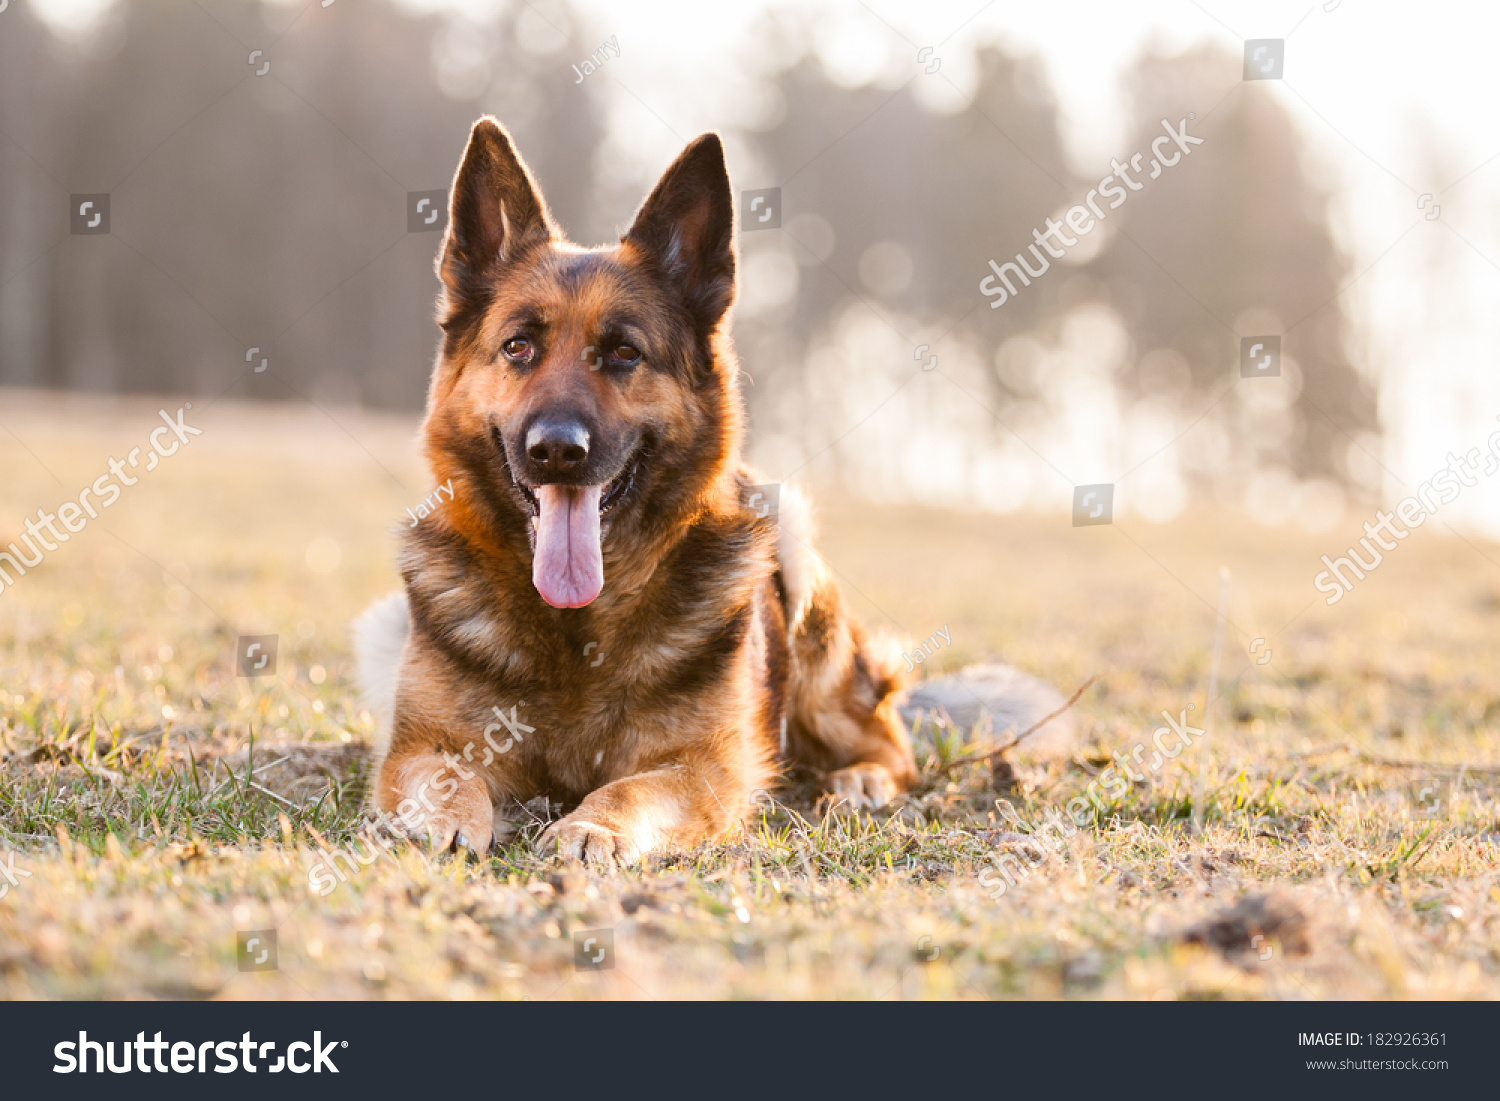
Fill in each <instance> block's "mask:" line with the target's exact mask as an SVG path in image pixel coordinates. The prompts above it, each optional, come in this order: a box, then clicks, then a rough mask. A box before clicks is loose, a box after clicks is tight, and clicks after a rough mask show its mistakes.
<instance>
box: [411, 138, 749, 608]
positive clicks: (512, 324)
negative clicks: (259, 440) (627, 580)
mask: <svg viewBox="0 0 1500 1101" xmlns="http://www.w3.org/2000/svg"><path fill="white" fill-rule="evenodd" d="M438 274H439V276H440V277H441V279H442V282H443V285H444V294H443V297H442V300H441V304H440V317H441V321H440V323H441V325H442V328H443V331H444V334H445V338H444V341H443V351H442V355H441V357H440V359H439V362H438V365H437V369H436V372H435V374H434V378H433V385H432V393H431V398H430V402H429V413H428V424H427V442H428V452H429V456H430V457H431V458H432V460H433V462H434V465H435V466H436V467H438V469H439V479H440V480H441V478H442V477H443V471H445V470H455V469H456V470H457V472H458V475H459V476H460V477H461V479H462V480H463V481H464V483H465V485H466V488H467V489H468V490H469V491H470V492H471V493H473V494H474V495H476V496H477V497H478V498H479V499H480V502H481V507H482V509H483V511H484V512H485V513H486V519H487V521H488V523H489V525H490V526H492V527H493V528H495V529H496V530H497V531H499V533H500V534H501V536H502V538H506V537H508V538H510V539H512V540H524V541H525V542H526V543H528V544H529V545H530V547H531V550H532V580H533V583H534V584H535V586H536V588H537V591H538V592H540V593H541V595H542V598H543V599H544V600H546V601H547V603H549V604H551V605H553V606H555V607H559V608H576V607H582V606H584V605H586V604H589V603H591V602H592V601H593V600H594V599H595V597H597V596H598V595H599V592H600V591H601V589H602V587H603V584H604V575H603V558H604V553H603V547H604V545H605V544H606V542H607V541H608V540H609V539H610V538H611V537H612V535H613V536H614V537H616V538H623V536H624V534H625V533H629V534H630V535H632V536H636V537H641V536H645V535H647V534H649V533H650V532H651V531H652V530H653V528H659V527H660V525H661V524H663V523H666V522H670V519H671V518H672V517H676V516H680V515H681V514H682V513H683V512H684V510H686V509H690V508H691V507H692V504H693V501H694V500H695V499H696V498H698V497H701V495H702V494H703V492H704V490H705V488H706V486H707V484H708V483H709V482H710V481H713V480H714V479H717V478H718V477H719V476H720V474H721V473H722V471H723V469H724V467H725V464H726V462H727V461H728V458H729V457H730V455H731V453H732V451H733V449H734V447H735V446H736V444H737V433H738V424H739V414H738V404H737V399H736V398H735V397H734V390H733V388H732V385H731V383H732V381H733V380H732V378H730V377H729V376H730V375H732V374H733V367H732V365H731V361H730V359H729V357H728V356H727V353H726V352H725V351H724V349H723V348H721V339H720V329H721V326H722V324H723V322H724V317H725V314H726V312H727V311H728V309H729V306H730V303H731V301H732V300H733V297H734V283H735V261H734V204H733V199H732V196H731V192H730V187H729V175H728V172H727V170H726V168H725V165H724V150H723V146H722V145H721V144H720V141H719V138H718V136H717V135H715V134H705V135H703V136H702V137H700V138H698V139H697V140H695V141H693V142H692V143H691V144H690V145H688V147H687V148H686V149H685V150H684V151H683V153H682V155H681V156H679V157H678V158H677V161H676V162H675V163H674V164H673V165H672V166H671V168H669V169H668V170H667V172H666V174H665V175H664V176H662V178H661V181H660V182H659V183H658V184H657V185H656V188H655V189H654V190H653V191H652V193H651V195H650V197H649V198H647V200H646V201H645V203H644V204H643V205H642V206H641V209H640V211H639V212H638V213H637V215H636V218H635V222H634V224H633V225H632V226H631V228H630V229H629V231H628V232H627V233H626V234H625V235H624V237H622V238H621V240H620V243H619V244H618V245H616V246H614V247H608V248H598V249H583V248H579V247H577V246H575V245H572V244H569V243H568V242H567V241H565V240H564V239H563V237H562V235H561V233H560V232H559V231H558V229H557V228H556V226H555V225H554V223H553V221H552V218H551V216H550V215H549V213H548V211H547V207H546V204H545V202H544V201H543V199H542V196H541V193H540V191H539V190H538V189H537V186H536V182H535V181H534V180H533V178H532V176H531V173H530V172H529V171H528V169H527V167H526V164H525V162H524V161H522V159H521V157H520V156H519V154H518V153H517V152H516V150H515V147H514V146H513V144H512V143H511V139H510V137H509V135H508V134H506V132H505V131H504V130H503V129H502V128H501V127H500V125H499V124H498V123H496V122H495V121H494V120H493V119H489V118H484V119H481V120H480V121H479V122H478V123H476V124H475V126H474V129H473V132H472V134H471V135H470V138H469V145H468V149H467V151H466V152H465V153H464V158H463V162H462V164H461V165H460V166H459V169H458V174H457V176H456V177H455V179H454V183H453V189H452V192H451V200H450V216H449V223H448V230H447V233H446V236H445V238H444V241H443V247H442V251H441V253H440V255H439V258H438Z"/></svg>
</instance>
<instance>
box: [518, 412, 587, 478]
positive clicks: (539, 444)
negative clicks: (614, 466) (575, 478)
mask: <svg viewBox="0 0 1500 1101" xmlns="http://www.w3.org/2000/svg"><path fill="white" fill-rule="evenodd" d="M526 457H527V458H528V459H530V460H531V461H532V462H533V463H535V464H536V468H537V470H538V471H539V472H543V473H547V474H572V473H573V472H574V471H576V470H577V469H578V468H579V467H581V466H583V464H584V463H585V462H586V461H588V457H589V430H588V429H587V428H585V427H584V426H583V425H582V424H581V423H580V422H578V421H576V420H571V419H563V418H553V417H540V418H538V419H537V421H536V423H535V424H533V425H532V426H531V428H530V429H529V430H528V431H527V433H526Z"/></svg>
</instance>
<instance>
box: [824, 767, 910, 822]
mask: <svg viewBox="0 0 1500 1101" xmlns="http://www.w3.org/2000/svg"><path fill="white" fill-rule="evenodd" d="M899 790H900V789H899V788H897V786H896V781H895V779H894V778H893V777H892V776H891V774H890V771H889V770H887V769H886V767H885V766H884V765H877V764H874V763H873V762H869V761H866V762H863V763H861V764H857V765H850V766H849V767H848V768H841V769H839V770H838V771H836V772H830V773H829V774H828V791H829V793H830V794H831V795H832V796H833V799H834V803H835V805H837V806H842V807H847V808H850V809H853V810H864V809H867V808H868V809H870V810H873V809H875V808H876V807H883V806H885V805H886V804H887V803H889V802H890V801H891V800H892V799H894V798H895V797H896V795H897V793H898V791H899Z"/></svg>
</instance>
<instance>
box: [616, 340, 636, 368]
mask: <svg viewBox="0 0 1500 1101" xmlns="http://www.w3.org/2000/svg"><path fill="white" fill-rule="evenodd" d="M610 358H611V359H612V360H614V361H615V362H616V363H618V364H620V365H621V366H622V367H634V366H635V365H636V364H637V363H639V362H640V361H641V350H640V349H639V348H637V347H636V346H635V345H634V344H616V345H615V347H614V351H613V352H611V353H610Z"/></svg>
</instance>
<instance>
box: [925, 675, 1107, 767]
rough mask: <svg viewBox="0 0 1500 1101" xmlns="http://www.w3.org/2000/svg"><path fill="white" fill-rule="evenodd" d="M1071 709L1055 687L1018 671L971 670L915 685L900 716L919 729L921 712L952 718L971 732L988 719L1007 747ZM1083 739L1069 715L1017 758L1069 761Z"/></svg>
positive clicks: (1030, 739) (1019, 748)
mask: <svg viewBox="0 0 1500 1101" xmlns="http://www.w3.org/2000/svg"><path fill="white" fill-rule="evenodd" d="M1066 703H1067V700H1066V698H1065V697H1064V696H1063V694H1062V693H1061V692H1059V691H1058V690H1057V689H1056V688H1054V687H1052V685H1050V684H1048V683H1047V682H1046V681H1043V680H1039V679H1037V678H1036V677H1033V676H1032V675H1031V674H1029V673H1023V672H1021V671H1020V670H1019V669H1016V668H1013V667H1012V666H1009V665H998V664H996V665H971V666H969V667H968V668H967V669H963V670H961V671H959V672H957V673H954V674H951V675H949V676H945V677H934V678H933V679H932V680H929V681H924V682H922V683H921V684H918V685H915V686H914V687H913V688H912V689H911V690H910V691H909V692H908V693H907V694H906V698H905V699H903V700H902V701H901V703H900V710H901V717H902V718H903V719H905V720H906V721H907V722H908V723H914V722H915V721H916V720H917V717H918V713H919V712H925V713H927V714H928V715H931V714H933V713H939V714H941V713H946V714H947V716H948V718H950V719H951V720H953V723H954V725H955V726H957V727H958V728H959V729H960V730H962V731H965V732H967V731H970V730H972V729H973V728H974V726H975V725H976V724H978V723H980V722H981V721H983V720H984V718H985V717H986V716H988V717H989V720H990V724H991V727H992V729H993V730H994V733H995V737H996V738H997V739H999V740H1001V741H1006V740H1008V739H1009V738H1011V737H1015V736H1018V735H1021V734H1024V733H1025V732H1026V731H1027V730H1029V729H1031V727H1033V726H1034V725H1035V724H1037V723H1039V722H1041V721H1042V720H1043V719H1044V718H1046V717H1047V716H1048V715H1050V714H1052V713H1053V712H1054V711H1057V710H1059V709H1060V708H1062V707H1063V706H1064V705H1065V704H1066ZM1007 730H1008V731H1009V733H1008V734H1007V733H1006V732H1007ZM1078 739H1079V730H1078V723H1077V721H1076V720H1075V719H1074V718H1073V715H1072V714H1071V713H1069V712H1066V711H1065V712H1063V714H1061V715H1058V716H1057V717H1056V718H1054V719H1052V720H1050V721H1049V722H1048V723H1047V724H1046V725H1044V726H1043V727H1042V728H1041V729H1039V730H1038V731H1036V733H1034V734H1032V735H1030V736H1029V737H1027V738H1026V740H1025V741H1023V742H1022V743H1021V744H1020V745H1018V746H1017V747H1016V755H1017V756H1018V757H1021V758H1029V759H1031V760H1037V761H1042V760H1054V759H1056V758H1059V757H1066V756H1068V755H1070V754H1071V753H1072V752H1073V749H1074V747H1075V746H1077V744H1078Z"/></svg>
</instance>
